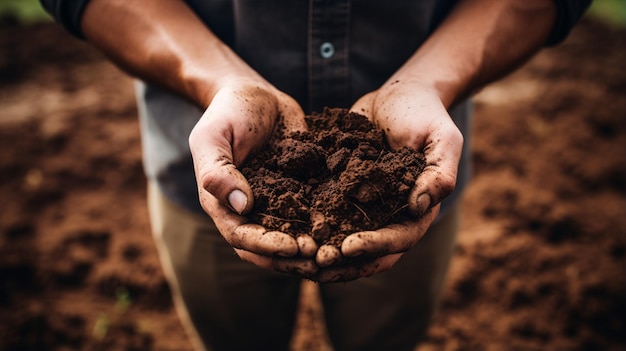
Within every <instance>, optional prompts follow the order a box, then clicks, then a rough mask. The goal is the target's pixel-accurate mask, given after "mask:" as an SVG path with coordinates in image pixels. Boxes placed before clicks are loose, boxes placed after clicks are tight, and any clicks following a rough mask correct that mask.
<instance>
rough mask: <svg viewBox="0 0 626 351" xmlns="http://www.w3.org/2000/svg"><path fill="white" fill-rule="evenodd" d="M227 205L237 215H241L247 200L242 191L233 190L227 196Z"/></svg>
mask: <svg viewBox="0 0 626 351" xmlns="http://www.w3.org/2000/svg"><path fill="white" fill-rule="evenodd" d="M228 203H230V206H231V207H232V208H233V209H234V210H235V211H237V213H239V214H243V211H244V210H245V209H246V205H248V198H247V197H246V194H244V193H243V191H241V190H237V189H235V190H233V191H232V192H231V193H230V194H229V195H228Z"/></svg>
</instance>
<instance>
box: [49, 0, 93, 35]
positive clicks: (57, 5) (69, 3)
mask: <svg viewBox="0 0 626 351" xmlns="http://www.w3.org/2000/svg"><path fill="white" fill-rule="evenodd" d="M39 1H40V2H41V5H42V6H43V8H44V9H45V10H46V11H47V12H48V13H50V15H52V17H54V19H55V21H56V22H57V23H59V24H60V25H61V26H63V28H65V29H66V30H67V31H68V32H70V33H71V34H73V35H75V36H76V37H79V38H84V36H83V33H82V30H81V27H80V19H81V17H82V15H83V11H84V10H85V6H87V3H88V2H89V0H39Z"/></svg>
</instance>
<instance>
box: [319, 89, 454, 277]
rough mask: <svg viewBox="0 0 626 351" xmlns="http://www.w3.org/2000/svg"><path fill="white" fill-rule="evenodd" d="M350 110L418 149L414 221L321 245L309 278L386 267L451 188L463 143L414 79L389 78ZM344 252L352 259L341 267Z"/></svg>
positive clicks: (393, 142)
mask: <svg viewBox="0 0 626 351" xmlns="http://www.w3.org/2000/svg"><path fill="white" fill-rule="evenodd" d="M352 111H354V112H358V113H360V114H363V115H366V116H367V117H368V118H370V119H371V120H372V121H373V122H374V124H375V125H376V126H377V127H378V128H381V129H383V130H384V131H385V134H386V138H387V142H388V143H389V146H391V147H392V148H400V147H404V146H408V147H410V148H412V149H414V150H418V151H423V152H424V154H425V156H426V168H425V169H424V172H423V173H422V174H420V176H419V177H418V178H417V180H416V182H415V186H414V188H413V189H412V191H411V194H410V196H409V199H408V202H409V209H410V211H411V213H412V214H413V215H414V216H415V217H416V218H417V220H416V221H410V222H405V223H401V224H395V225H390V226H388V227H386V228H382V229H379V230H376V231H367V232H359V233H354V234H351V235H349V236H348V237H347V238H346V239H345V240H344V241H343V244H342V245H341V249H340V250H338V249H337V248H335V247H333V246H329V245H323V246H322V247H320V249H319V251H318V253H317V256H316V261H317V264H318V265H319V266H320V267H323V269H322V270H320V272H318V273H317V275H316V277H315V278H314V279H315V280H318V281H320V282H324V281H347V280H352V279H356V278H359V277H363V276H369V275H372V274H374V273H377V272H382V271H385V270H387V269H389V268H391V267H392V266H393V265H394V264H395V263H396V262H397V261H398V259H399V258H400V257H401V255H402V253H404V252H406V251H407V250H409V249H410V248H411V247H413V245H415V244H416V243H417V242H418V241H419V240H420V239H421V238H422V236H423V235H424V234H425V233H426V230H427V229H428V228H429V226H430V224H431V223H432V222H433V221H434V219H435V218H436V216H437V214H438V213H439V204H440V202H441V201H442V200H443V199H444V198H445V197H446V196H447V195H449V194H450V193H451V192H452V190H453V189H454V186H455V184H456V175H457V169H458V163H459V160H460V157H461V150H462V147H463V136H462V135H461V132H460V131H459V129H458V128H457V127H456V125H455V124H454V122H453V121H452V119H451V117H450V115H449V114H448V112H447V110H446V108H445V107H444V105H443V103H442V101H441V99H440V98H439V96H438V95H437V94H436V93H435V92H434V91H432V90H429V89H428V88H426V86H425V85H423V84H420V83H419V82H411V81H406V82H404V81H399V80H394V81H390V82H388V83H386V84H385V85H383V87H381V88H380V89H378V90H377V91H374V92H372V93H369V94H367V95H365V96H363V97H362V98H361V99H359V100H358V101H357V102H356V103H355V104H354V106H353V107H352ZM344 257H345V258H348V259H352V260H354V259H358V260H357V261H355V262H358V263H356V264H349V265H346V266H343V267H342V262H341V261H342V260H343V258H344Z"/></svg>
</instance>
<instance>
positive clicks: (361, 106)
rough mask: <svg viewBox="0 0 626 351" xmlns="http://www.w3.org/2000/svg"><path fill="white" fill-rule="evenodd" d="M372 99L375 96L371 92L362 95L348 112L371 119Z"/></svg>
mask: <svg viewBox="0 0 626 351" xmlns="http://www.w3.org/2000/svg"><path fill="white" fill-rule="evenodd" d="M374 97H375V94H374V93H373V92H371V93H368V94H365V95H363V96H362V97H361V98H360V99H359V100H357V101H356V102H355V103H354V105H352V107H350V112H355V113H358V114H361V115H364V116H367V117H368V118H369V117H371V115H372V104H373V102H374Z"/></svg>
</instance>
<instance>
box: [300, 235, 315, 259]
mask: <svg viewBox="0 0 626 351" xmlns="http://www.w3.org/2000/svg"><path fill="white" fill-rule="evenodd" d="M296 242H297V243H298V250H299V251H300V255H302V256H303V257H315V254H316V253H317V249H318V246H317V243H316V242H315V240H314V239H313V238H312V237H311V236H310V235H299V236H298V237H297V238H296Z"/></svg>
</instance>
